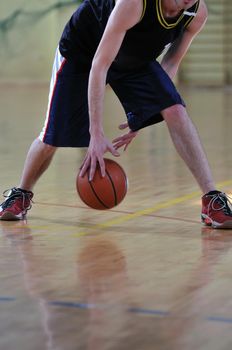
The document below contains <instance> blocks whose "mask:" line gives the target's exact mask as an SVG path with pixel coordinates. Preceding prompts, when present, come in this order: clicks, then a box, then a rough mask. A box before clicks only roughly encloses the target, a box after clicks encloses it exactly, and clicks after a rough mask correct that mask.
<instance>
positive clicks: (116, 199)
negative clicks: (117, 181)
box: [106, 170, 118, 205]
mask: <svg viewBox="0 0 232 350" xmlns="http://www.w3.org/2000/svg"><path fill="white" fill-rule="evenodd" d="M106 174H107V176H108V178H109V180H110V182H111V185H112V187H113V191H114V205H117V204H118V198H117V193H116V190H115V186H114V182H113V180H112V178H111V176H110V174H109V172H108V171H107V170H106Z"/></svg>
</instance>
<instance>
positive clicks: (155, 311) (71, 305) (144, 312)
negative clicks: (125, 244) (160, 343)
mask: <svg viewBox="0 0 232 350" xmlns="http://www.w3.org/2000/svg"><path fill="white" fill-rule="evenodd" d="M48 305H51V306H59V307H66V308H74V309H85V310H89V309H107V305H105V304H93V303H79V302H68V301H58V300H57V301H55V300H54V301H48ZM125 311H126V312H129V313H133V314H137V315H145V316H154V317H162V318H163V317H165V318H169V319H173V320H175V319H185V318H186V317H184V316H183V317H181V316H178V315H174V314H173V315H172V313H171V312H169V311H165V310H159V309H145V308H139V307H131V308H127V309H126V310H125ZM200 319H202V320H203V321H210V322H218V323H230V324H231V323H232V318H231V317H222V316H207V317H204V318H201V317H200Z"/></svg>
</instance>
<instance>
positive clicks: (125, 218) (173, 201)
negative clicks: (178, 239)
mask: <svg viewBox="0 0 232 350" xmlns="http://www.w3.org/2000/svg"><path fill="white" fill-rule="evenodd" d="M229 185H232V180H227V181H223V182H220V183H218V184H217V185H216V188H218V189H219V188H220V189H221V188H223V187H226V186H229ZM200 195H201V192H200V191H196V192H192V193H189V194H186V195H184V196H181V197H177V198H173V199H171V200H168V201H166V202H161V203H158V204H156V205H155V206H153V207H150V208H147V209H143V210H138V211H136V212H135V213H132V214H127V215H124V216H120V217H119V218H117V219H113V220H109V221H106V222H103V223H102V224H97V225H96V226H93V227H92V229H104V228H109V227H111V226H114V225H117V224H121V223H124V222H127V221H129V220H132V219H135V218H139V217H141V216H144V215H148V214H151V213H154V212H156V211H158V210H160V209H165V208H169V207H172V206H173V205H176V204H180V203H183V202H186V201H188V200H190V199H193V198H195V197H197V196H200ZM85 235H88V233H87V232H79V233H76V234H73V235H71V236H72V237H80V236H85Z"/></svg>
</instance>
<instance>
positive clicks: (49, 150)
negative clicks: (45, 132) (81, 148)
mask: <svg viewBox="0 0 232 350" xmlns="http://www.w3.org/2000/svg"><path fill="white" fill-rule="evenodd" d="M35 142H36V143H37V146H38V147H39V148H40V150H41V151H42V152H43V153H44V154H46V155H47V156H52V155H53V154H54V153H55V151H56V150H57V147H55V146H51V145H48V144H47V143H44V142H42V141H41V140H40V139H36V140H35Z"/></svg>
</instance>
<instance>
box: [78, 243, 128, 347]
mask: <svg viewBox="0 0 232 350" xmlns="http://www.w3.org/2000/svg"><path fill="white" fill-rule="evenodd" d="M77 266H78V276H79V281H80V283H81V286H82V293H83V295H82V298H83V300H87V302H88V304H90V305H93V306H94V307H93V308H91V309H90V312H89V323H88V339H87V344H88V347H87V348H88V349H91V350H103V349H105V348H107V349H109V348H112V349H115V347H114V346H115V345H117V342H120V337H122V335H123V334H124V335H125V332H126V328H127V327H126V325H127V323H128V319H129V315H128V312H127V309H128V304H127V302H128V279H127V266H126V260H125V257H124V255H123V253H122V251H121V250H120V248H119V246H117V245H116V243H115V242H114V241H112V240H109V239H105V238H104V239H102V238H95V239H90V240H89V242H88V243H87V244H86V246H85V247H84V248H83V249H82V251H81V252H80V254H79V256H78V264H77ZM115 335H117V342H115ZM116 348H117V346H116Z"/></svg>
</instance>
